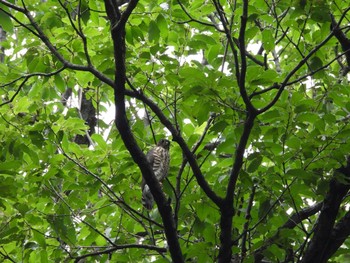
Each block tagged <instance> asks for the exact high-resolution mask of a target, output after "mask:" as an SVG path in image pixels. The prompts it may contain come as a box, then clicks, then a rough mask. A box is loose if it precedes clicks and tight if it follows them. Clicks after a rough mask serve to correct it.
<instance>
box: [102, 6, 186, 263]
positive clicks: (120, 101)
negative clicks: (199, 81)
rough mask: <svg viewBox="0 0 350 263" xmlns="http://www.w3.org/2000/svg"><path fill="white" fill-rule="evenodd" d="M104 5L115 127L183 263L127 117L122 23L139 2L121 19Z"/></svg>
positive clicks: (167, 210)
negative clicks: (110, 50) (108, 27)
mask: <svg viewBox="0 0 350 263" xmlns="http://www.w3.org/2000/svg"><path fill="white" fill-rule="evenodd" d="M104 2H105V7H106V12H107V15H108V18H109V20H110V22H111V24H112V30H111V36H112V41H113V50H114V58H115V82H114V85H113V88H114V102H115V107H116V117H115V123H116V126H117V129H118V131H119V133H120V135H121V137H122V140H123V142H124V144H125V146H126V148H127V149H128V151H129V152H130V154H131V156H132V158H133V160H134V162H135V163H136V164H137V165H138V166H139V168H140V170H141V172H142V175H143V178H144V179H145V181H146V183H147V185H148V186H149V187H150V190H151V193H152V195H153V197H154V200H155V201H156V203H157V206H158V210H159V213H160V215H161V217H162V220H163V224H164V230H165V235H166V237H167V243H168V246H169V250H170V254H171V257H172V260H173V261H174V262H179V263H181V262H183V256H182V252H181V248H180V244H179V240H178V237H177V231H176V226H175V222H174V218H173V214H172V209H171V206H170V204H169V202H168V201H167V199H166V197H165V195H164V193H163V191H162V189H161V187H160V184H159V182H158V180H157V179H156V177H155V175H154V173H153V170H152V168H151V166H150V164H149V163H148V162H147V159H146V156H145V154H144V153H143V152H142V150H141V149H140V147H139V146H138V145H137V143H136V140H135V138H134V136H133V133H132V131H131V129H130V126H129V121H128V119H127V116H126V106H125V93H126V92H125V83H126V66H125V53H126V44H125V23H126V21H127V19H128V17H129V15H130V14H131V12H132V10H133V9H134V8H135V7H136V5H137V3H138V0H132V1H130V2H129V4H128V7H127V9H126V11H125V12H124V13H123V14H122V15H120V11H119V9H118V6H117V3H116V2H114V1H112V0H105V1H104Z"/></svg>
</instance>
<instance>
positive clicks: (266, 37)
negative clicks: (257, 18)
mask: <svg viewBox="0 0 350 263" xmlns="http://www.w3.org/2000/svg"><path fill="white" fill-rule="evenodd" d="M262 41H263V45H264V48H265V50H266V51H267V52H271V51H272V50H273V49H274V47H275V42H274V41H275V39H274V37H273V31H272V30H270V29H264V30H263V31H262Z"/></svg>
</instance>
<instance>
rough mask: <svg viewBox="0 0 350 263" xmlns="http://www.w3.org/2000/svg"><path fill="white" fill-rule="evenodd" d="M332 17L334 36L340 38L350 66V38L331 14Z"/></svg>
mask: <svg viewBox="0 0 350 263" xmlns="http://www.w3.org/2000/svg"><path fill="white" fill-rule="evenodd" d="M331 19H332V24H331V25H332V30H333V32H334V36H335V37H336V38H337V39H338V41H339V43H340V45H341V47H342V50H343V51H344V52H345V51H346V52H345V57H346V62H347V64H348V65H347V67H348V68H349V67H350V51H349V50H350V39H349V38H347V37H346V35H345V34H344V33H343V31H341V29H340V27H339V24H338V23H337V22H336V21H335V19H334V16H333V15H331Z"/></svg>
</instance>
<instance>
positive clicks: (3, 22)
mask: <svg viewBox="0 0 350 263" xmlns="http://www.w3.org/2000/svg"><path fill="white" fill-rule="evenodd" d="M0 8H4V5H2V4H0ZM5 9H7V8H5ZM0 26H1V27H2V28H3V29H4V30H5V31H6V32H8V33H13V24H12V21H11V19H10V17H9V15H8V14H6V13H5V12H4V11H2V10H0Z"/></svg>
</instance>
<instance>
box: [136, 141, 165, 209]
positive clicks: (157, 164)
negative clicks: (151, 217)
mask: <svg viewBox="0 0 350 263" xmlns="http://www.w3.org/2000/svg"><path fill="white" fill-rule="evenodd" d="M169 147H170V142H169V141H168V140H166V139H161V140H159V142H158V143H157V145H156V146H155V147H154V148H153V149H151V150H150V151H149V152H148V153H147V155H146V157H147V161H148V162H149V164H150V165H151V167H152V169H153V172H154V175H155V176H156V178H157V180H158V181H159V183H160V184H161V185H162V182H163V180H164V178H165V177H166V176H167V175H168V171H169V162H170V156H169ZM141 189H142V204H143V206H144V207H145V208H146V209H148V210H151V209H152V208H153V203H154V199H153V196H152V194H151V190H150V188H149V186H148V185H147V184H146V181H145V179H144V178H143V177H142V184H141Z"/></svg>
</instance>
